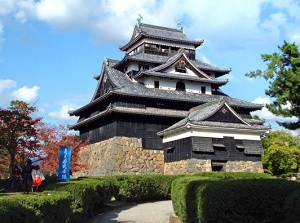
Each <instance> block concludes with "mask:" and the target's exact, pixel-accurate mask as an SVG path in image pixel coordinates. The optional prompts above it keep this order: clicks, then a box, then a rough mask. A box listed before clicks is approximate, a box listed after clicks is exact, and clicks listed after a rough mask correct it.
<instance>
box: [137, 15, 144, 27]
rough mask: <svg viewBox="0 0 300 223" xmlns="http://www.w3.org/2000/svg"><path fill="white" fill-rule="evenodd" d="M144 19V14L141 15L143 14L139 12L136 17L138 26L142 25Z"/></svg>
mask: <svg viewBox="0 0 300 223" xmlns="http://www.w3.org/2000/svg"><path fill="white" fill-rule="evenodd" d="M142 19H143V16H141V14H138V18H137V19H136V20H137V26H138V27H140V25H141V20H142Z"/></svg>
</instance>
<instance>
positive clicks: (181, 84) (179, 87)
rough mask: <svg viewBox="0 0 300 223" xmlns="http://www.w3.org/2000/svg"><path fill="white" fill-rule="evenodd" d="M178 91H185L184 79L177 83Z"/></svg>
mask: <svg viewBox="0 0 300 223" xmlns="http://www.w3.org/2000/svg"><path fill="white" fill-rule="evenodd" d="M176 91H185V84H184V83H183V82H182V81H178V82H177V83H176Z"/></svg>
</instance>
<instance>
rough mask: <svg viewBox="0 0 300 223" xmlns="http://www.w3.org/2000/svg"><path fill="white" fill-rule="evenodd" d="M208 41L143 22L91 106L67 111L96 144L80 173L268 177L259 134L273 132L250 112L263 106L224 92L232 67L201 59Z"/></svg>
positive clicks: (102, 77) (102, 79)
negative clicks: (254, 174) (199, 50)
mask: <svg viewBox="0 0 300 223" xmlns="http://www.w3.org/2000/svg"><path fill="white" fill-rule="evenodd" d="M203 43H204V41H203V40H191V39H189V38H188V37H187V36H186V35H185V33H184V32H183V28H182V27H181V28H179V29H175V28H167V27H161V26H154V25H149V24H144V23H141V21H140V19H138V23H137V25H136V26H135V27H134V30H133V33H132V37H131V39H130V40H129V41H128V43H126V44H125V45H123V46H122V47H120V50H122V51H123V52H124V57H123V58H122V59H121V60H115V59H109V58H105V60H104V62H103V65H102V70H101V72H100V74H99V75H97V76H95V79H96V81H97V82H98V85H97V87H96V90H95V93H94V95H93V96H92V99H91V101H90V102H89V103H88V104H86V105H84V106H83V107H81V108H78V109H76V110H73V111H69V114H70V115H71V116H78V117H79V118H78V121H77V123H75V124H72V125H70V126H69V128H70V129H74V130H78V131H79V132H80V137H81V139H82V140H86V139H88V138H89V139H90V142H91V145H90V146H88V147H87V148H85V149H84V150H83V151H82V157H83V158H82V162H85V163H86V164H88V166H90V168H87V170H86V171H83V172H82V173H80V174H82V175H113V174H146V173H147V174H152V173H158V174H183V173H195V172H201V171H206V172H207V171H232V172H263V167H262V161H261V155H262V153H263V148H262V143H261V139H260V136H261V134H264V133H266V132H267V131H268V130H269V127H268V126H265V125H264V121H262V120H256V119H253V118H252V116H251V112H253V111H256V110H259V109H261V108H262V107H263V105H261V104H254V103H250V102H246V101H243V100H240V99H237V98H233V97H230V96H228V95H227V94H226V93H224V92H223V91H222V90H221V88H222V86H224V85H226V84H228V80H226V79H224V78H223V79H222V76H224V75H226V74H228V73H230V71H231V69H227V68H221V67H217V66H212V65H210V64H207V63H204V62H202V61H199V60H197V59H196V49H197V48H198V47H201V45H202V44H203Z"/></svg>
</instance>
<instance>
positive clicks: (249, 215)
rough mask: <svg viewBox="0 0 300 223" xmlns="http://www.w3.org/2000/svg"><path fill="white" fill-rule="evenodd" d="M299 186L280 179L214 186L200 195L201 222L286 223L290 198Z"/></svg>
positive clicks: (225, 183)
mask: <svg viewBox="0 0 300 223" xmlns="http://www.w3.org/2000/svg"><path fill="white" fill-rule="evenodd" d="M297 188H300V184H299V183H295V182H290V181H286V180H276V179H253V180H251V179H244V180H243V179H239V180H220V181H217V182H211V183H209V184H208V186H207V188H206V189H205V190H203V191H202V192H201V193H199V194H198V195H197V196H199V197H200V198H201V200H202V204H201V205H199V206H198V210H201V212H198V215H197V218H198V222H228V223H230V222H232V223H233V222H241V223H242V222H247V223H252V222H253V223H256V222H285V220H286V212H285V210H284V205H285V200H286V197H287V196H288V195H289V194H290V193H291V192H292V191H293V190H295V189H297Z"/></svg>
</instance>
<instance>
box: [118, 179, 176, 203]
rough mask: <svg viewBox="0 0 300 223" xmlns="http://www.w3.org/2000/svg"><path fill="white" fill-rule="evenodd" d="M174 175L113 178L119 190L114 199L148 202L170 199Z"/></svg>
mask: <svg viewBox="0 0 300 223" xmlns="http://www.w3.org/2000/svg"><path fill="white" fill-rule="evenodd" d="M180 177H181V176H179V175H178V176H174V175H120V176H115V179H116V181H117V186H118V188H119V192H118V194H116V199H117V200H121V201H149V200H165V199H170V198H171V186H172V182H173V181H174V180H175V179H178V178H180Z"/></svg>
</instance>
